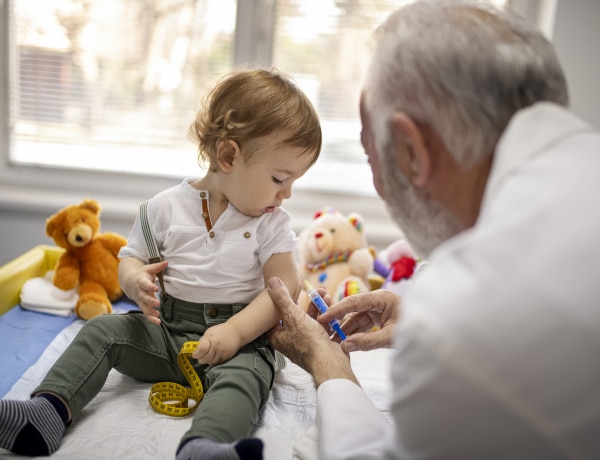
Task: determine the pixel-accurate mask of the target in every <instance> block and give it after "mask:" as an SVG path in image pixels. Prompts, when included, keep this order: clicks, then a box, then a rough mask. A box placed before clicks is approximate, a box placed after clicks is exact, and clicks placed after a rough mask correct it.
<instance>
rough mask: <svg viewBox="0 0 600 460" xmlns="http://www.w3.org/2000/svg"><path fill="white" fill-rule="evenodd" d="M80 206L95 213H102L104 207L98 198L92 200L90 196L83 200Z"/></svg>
mask: <svg viewBox="0 0 600 460" xmlns="http://www.w3.org/2000/svg"><path fill="white" fill-rule="evenodd" d="M79 206H80V207H82V208H84V209H87V210H89V211H91V212H93V213H94V214H100V210H101V209H102V208H101V207H100V204H98V202H97V201H96V200H92V199H90V198H86V199H85V200H83V201H82V202H81V204H80V205H79Z"/></svg>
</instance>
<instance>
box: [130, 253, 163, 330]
mask: <svg viewBox="0 0 600 460" xmlns="http://www.w3.org/2000/svg"><path fill="white" fill-rule="evenodd" d="M167 265H168V262H167V261H166V260H163V261H162V262H158V263H156V264H149V265H144V266H143V267H141V268H140V269H139V270H137V271H136V272H135V273H134V274H133V275H132V276H131V277H130V278H129V280H128V283H129V289H127V292H128V293H129V295H130V297H131V300H133V301H134V302H135V303H136V304H137V305H138V307H140V310H142V312H144V315H146V318H148V319H149V320H150V321H151V322H153V323H154V324H157V325H158V324H160V319H159V311H158V307H159V306H160V300H159V299H158V298H157V297H156V293H157V292H158V291H159V290H160V288H159V287H158V286H157V285H156V277H157V274H158V273H160V272H161V271H162V270H164V269H165V268H167Z"/></svg>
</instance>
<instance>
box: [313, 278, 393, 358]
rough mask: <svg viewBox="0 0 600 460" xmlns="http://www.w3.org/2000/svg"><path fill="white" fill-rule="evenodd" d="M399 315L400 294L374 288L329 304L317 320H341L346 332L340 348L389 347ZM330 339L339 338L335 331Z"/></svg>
mask: <svg viewBox="0 0 600 460" xmlns="http://www.w3.org/2000/svg"><path fill="white" fill-rule="evenodd" d="M399 316H400V297H398V296H397V295H396V294H394V293H393V292H391V291H387V290H385V289H378V290H376V291H370V292H363V293H360V294H354V295H351V296H348V297H345V298H343V299H342V300H340V301H339V302H338V303H336V304H335V305H331V306H330V308H329V309H328V310H327V312H325V313H323V314H322V315H320V316H319V317H318V318H317V321H319V322H320V323H323V324H325V325H326V324H328V323H329V321H332V320H334V319H339V320H340V321H342V330H343V331H344V333H345V334H346V336H347V338H346V340H345V341H344V342H342V349H343V350H344V351H345V352H347V353H349V352H352V351H358V350H360V351H369V350H375V349H376V348H391V347H392V343H393V340H394V329H395V326H396V322H397V321H398V318H399ZM374 328H376V329H374ZM334 340H337V341H338V342H339V341H340V339H339V337H337V335H336V336H334Z"/></svg>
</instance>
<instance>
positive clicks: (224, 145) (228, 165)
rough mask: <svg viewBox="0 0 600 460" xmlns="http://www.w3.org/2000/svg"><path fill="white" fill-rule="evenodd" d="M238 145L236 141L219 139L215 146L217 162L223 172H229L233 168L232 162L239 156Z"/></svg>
mask: <svg viewBox="0 0 600 460" xmlns="http://www.w3.org/2000/svg"><path fill="white" fill-rule="evenodd" d="M240 153H241V151H240V146H239V145H238V143H237V142H236V141H233V140H231V139H230V140H225V141H221V142H220V143H219V145H218V146H217V163H218V164H219V167H220V168H221V169H222V170H223V171H224V172H229V171H231V169H232V168H233V163H234V161H235V160H236V158H238V157H239V156H240Z"/></svg>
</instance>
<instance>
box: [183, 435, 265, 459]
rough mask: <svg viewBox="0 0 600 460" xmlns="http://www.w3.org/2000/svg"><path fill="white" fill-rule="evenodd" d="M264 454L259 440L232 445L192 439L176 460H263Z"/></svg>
mask: <svg viewBox="0 0 600 460" xmlns="http://www.w3.org/2000/svg"><path fill="white" fill-rule="evenodd" d="M262 452H263V443H262V441H261V440H260V439H258V438H247V439H242V440H241V441H238V442H237V443H231V444H227V443H224V444H222V443H218V442H214V441H211V440H210V439H206V438H192V439H190V440H188V442H186V443H185V444H184V445H183V446H182V447H181V448H180V449H179V452H177V458H176V460H263V455H262Z"/></svg>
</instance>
